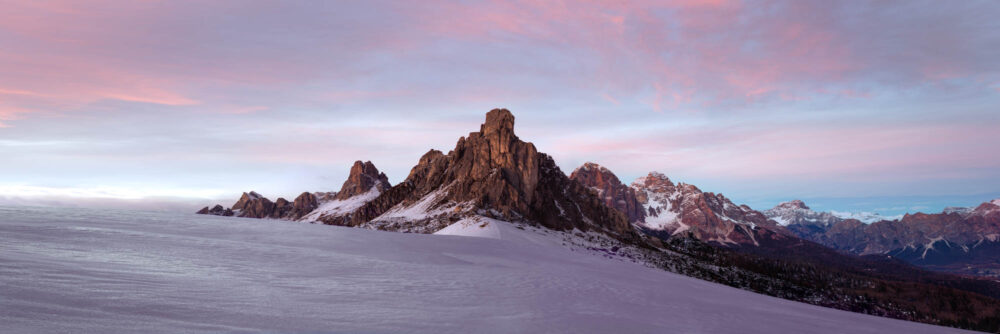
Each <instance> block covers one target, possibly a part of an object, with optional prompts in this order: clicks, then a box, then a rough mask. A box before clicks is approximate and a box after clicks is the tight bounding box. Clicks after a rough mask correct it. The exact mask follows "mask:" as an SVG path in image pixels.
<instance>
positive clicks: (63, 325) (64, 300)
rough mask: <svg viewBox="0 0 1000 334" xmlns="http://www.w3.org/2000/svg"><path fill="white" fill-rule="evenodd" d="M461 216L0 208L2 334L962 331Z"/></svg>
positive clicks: (548, 233)
mask: <svg viewBox="0 0 1000 334" xmlns="http://www.w3.org/2000/svg"><path fill="white" fill-rule="evenodd" d="M474 219H476V220H475V223H479V224H480V225H481V224H482V222H486V223H488V224H487V225H486V227H483V228H479V227H478V226H480V225H475V223H473V224H466V225H457V226H454V227H449V231H450V232H445V233H450V234H452V235H423V234H404V233H394V232H382V231H372V230H365V229H357V228H347V227H338V226H326V225H318V224H303V223H299V222H289V221H276V220H256V219H240V218H233V217H218V216H204V215H194V214H178V213H168V212H139V211H108V210H101V211H99V210H88V209H68V208H33V207H0V324H3V325H2V326H3V332H9V333H69V332H72V333H121V332H130V333H180V332H183V333H217V332H241V333H290V332H296V333H304V332H308V333H319V332H340V333H359V332H364V333H398V332H407V333H467V332H476V333H512V332H515V333H517V332H520V333H649V332H663V333H820V334H822V333H855V334H862V333H960V332H962V331H958V330H954V329H949V328H944V327H936V326H930V325H925V324H918V323H911V322H904V321H899V320H892V319H885V318H878V317H874V316H868V315H862V314H856V313H849V312H844V311H838V310H833V309H827V308H822V307H818V306H812V305H807V304H801V303H796V302H791V301H786V300H781V299H776V298H771V297H766V296H762V295H757V294H754V293H751V292H747V291H743V290H738V289H734V288H729V287H725V286H722V285H717V284H714V283H708V282H705V281H700V280H696V279H692V278H689V277H685V276H680V275H677V274H672V273H669V272H666V271H663V270H660V269H655V268H648V267H645V266H642V265H639V264H636V263H631V262H626V261H619V260H614V259H608V258H605V257H601V256H593V255H591V254H588V253H585V252H580V251H574V250H571V249H569V248H568V247H566V246H563V245H561V244H560V243H559V238H561V236H562V235H566V234H567V233H561V232H553V231H548V230H542V229H533V228H525V229H523V230H522V227H520V226H514V225H510V224H508V223H506V222H501V221H495V220H489V219H485V220H483V219H482V218H474ZM468 222H469V223H472V221H468ZM494 228H495V229H494ZM477 229H484V230H477ZM572 233H580V232H570V234H572ZM455 235H465V236H455ZM496 235H498V236H499V238H496V237H490V236H496ZM468 236H480V237H468ZM482 236H486V237H482Z"/></svg>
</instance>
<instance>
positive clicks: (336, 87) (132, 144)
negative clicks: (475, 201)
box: [0, 0, 1000, 204]
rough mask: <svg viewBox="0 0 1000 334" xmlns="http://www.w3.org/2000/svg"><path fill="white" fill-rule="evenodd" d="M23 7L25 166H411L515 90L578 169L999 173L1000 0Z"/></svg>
mask: <svg viewBox="0 0 1000 334" xmlns="http://www.w3.org/2000/svg"><path fill="white" fill-rule="evenodd" d="M3 8H4V11H2V12H0V45H2V46H3V47H2V48H0V150H2V153H3V154H4V155H5V156H6V157H8V158H7V161H6V163H5V164H3V167H0V171H3V172H4V173H3V174H4V175H7V176H6V177H2V178H0V185H3V186H6V187H7V188H6V189H15V186H16V187H21V188H23V187H54V188H56V187H69V188H73V187H77V188H87V187H135V188H137V189H158V187H160V188H162V189H167V188H169V189H177V188H183V189H192V191H191V193H204V192H211V191H215V192H216V193H219V194H220V195H222V194H226V193H230V192H237V191H241V190H243V188H247V187H254V188H256V189H257V190H259V191H263V192H266V193H274V194H275V195H283V196H289V195H291V194H294V193H296V192H298V191H302V190H324V189H333V188H336V185H337V184H338V183H339V182H341V179H342V178H343V177H344V175H345V174H346V169H347V167H348V166H349V163H350V162H351V161H353V160H356V159H364V160H373V161H374V162H375V163H376V164H377V165H378V166H379V167H380V168H382V169H385V170H387V172H388V174H389V175H390V178H391V179H393V180H394V181H398V180H400V179H401V178H402V177H404V176H405V175H406V174H407V172H408V169H409V168H410V167H411V166H412V164H413V163H414V162H415V161H416V158H417V157H419V155H420V154H422V153H423V152H424V151H426V149H429V148H432V147H433V148H438V149H447V148H449V147H450V146H451V145H453V144H454V143H453V141H454V140H455V139H456V138H457V137H458V136H460V135H463V134H464V133H465V132H468V131H471V130H474V129H476V124H478V122H479V121H480V119H479V118H481V116H482V113H483V112H485V111H486V110H489V109H490V108H493V107H508V108H510V109H511V110H513V111H514V113H515V115H517V116H518V120H519V121H518V131H519V133H520V134H521V136H522V137H523V138H525V139H527V140H531V141H534V142H536V144H538V146H539V148H540V149H541V150H542V151H546V152H549V153H551V154H553V155H554V156H555V157H556V158H557V161H559V162H560V163H561V164H562V166H563V168H564V169H572V168H573V167H574V166H575V165H577V164H579V163H582V162H583V161H588V160H596V162H599V163H603V164H606V165H608V166H609V167H611V168H612V169H613V170H615V171H617V172H618V173H619V174H621V176H622V178H623V179H631V178H633V177H636V176H638V175H641V174H643V173H644V172H646V171H649V170H654V169H655V170H661V171H663V172H665V173H667V174H668V175H671V176H674V177H675V178H679V179H682V180H690V181H692V182H693V183H697V184H699V185H703V186H702V187H703V188H707V190H714V191H722V192H726V193H727V194H729V195H731V196H730V197H733V198H736V199H737V200H740V199H743V200H744V201H749V202H753V203H769V202H771V201H774V200H778V199H786V198H781V197H799V196H804V197H810V196H811V197H819V198H821V197H850V196H876V195H877V196H904V195H906V196H908V195H925V196H937V195H940V196H946V195H954V194H970V193H983V194H988V193H996V192H1000V155H998V154H995V153H992V151H994V150H995V149H994V147H993V145H995V144H996V143H998V142H1000V131H996V130H995V129H997V128H1000V110H998V109H997V108H998V107H997V106H1000V62H998V61H996V59H1000V23H998V21H997V20H995V17H997V16H998V15H1000V6H998V5H997V4H996V3H993V2H978V1H968V2H960V3H948V4H942V3H939V2H924V1H901V2H895V1H886V2H846V3H841V2H830V1H728V0H709V1H691V0H688V1H666V2H664V1H616V2H603V1H514V2H510V1H467V2H466V1H463V2H449V1H422V2H391V1H370V2H282V1H213V2H207V3H206V2H191V1H131V2H120V1H95V2H87V3H81V2H75V1H39V2H23V1H20V2H17V1H11V2H5V3H4V4H3ZM247 180H253V181H252V182H251V181H247ZM704 185H707V186H704ZM21 188H18V189H21ZM150 192H151V193H150V196H158V195H161V194H158V193H156V192H155V191H152V190H150ZM171 193H176V192H174V191H171ZM985 199H986V198H984V200H985ZM954 204H966V203H954Z"/></svg>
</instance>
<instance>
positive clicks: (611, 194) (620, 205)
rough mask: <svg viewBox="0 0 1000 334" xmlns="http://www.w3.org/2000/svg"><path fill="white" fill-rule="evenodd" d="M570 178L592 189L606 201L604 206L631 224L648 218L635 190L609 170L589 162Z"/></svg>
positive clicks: (575, 171)
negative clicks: (623, 215) (616, 211)
mask: <svg viewBox="0 0 1000 334" xmlns="http://www.w3.org/2000/svg"><path fill="white" fill-rule="evenodd" d="M569 178H570V179H573V180H576V181H577V182H580V183H582V184H583V185H585V186H587V187H590V189H592V190H594V192H596V193H597V196H598V197H599V198H601V200H603V201H604V205H607V206H608V207H612V208H615V209H616V210H618V211H620V212H621V213H623V214H625V216H626V217H628V220H629V221H630V222H641V221H643V219H644V218H645V217H646V212H645V210H644V209H643V206H642V203H639V200H638V198H636V195H635V189H633V188H631V187H629V186H627V185H625V184H622V182H621V181H620V180H618V177H617V176H615V174H614V173H612V172H611V171H610V170H608V169H607V168H604V167H603V166H601V165H598V164H595V163H593V162H588V163H585V164H583V166H580V167H579V168H577V169H576V170H574V171H573V173H571V174H570V175H569Z"/></svg>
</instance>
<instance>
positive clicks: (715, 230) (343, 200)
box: [198, 109, 1000, 330]
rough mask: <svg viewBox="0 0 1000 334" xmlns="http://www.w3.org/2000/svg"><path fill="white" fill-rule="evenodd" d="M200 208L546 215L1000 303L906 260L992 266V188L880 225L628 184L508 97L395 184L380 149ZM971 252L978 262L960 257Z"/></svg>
mask: <svg viewBox="0 0 1000 334" xmlns="http://www.w3.org/2000/svg"><path fill="white" fill-rule="evenodd" d="M198 213H200V214H214V215H223V216H237V217H247V218H272V219H285V220H296V221H303V222H312V223H323V224H328V225H339V226H350V227H359V228H367V229H378V230H388V231H400V232H413V233H434V232H438V231H441V230H443V229H445V228H450V226H454V225H455V224H465V225H469V224H470V222H476V221H479V220H482V219H488V220H492V221H502V222H509V223H512V224H522V225H528V226H537V227H540V228H543V229H548V230H554V231H563V232H568V233H569V235H571V236H573V237H572V238H573V239H574V240H575V241H567V243H568V244H570V245H577V246H579V245H587V246H580V247H586V248H587V249H591V250H596V251H599V252H604V253H607V254H617V255H621V256H626V257H628V258H632V259H636V260H637V261H641V262H643V263H646V264H647V265H651V266H657V267H661V268H664V269H667V270H671V271H674V272H679V273H683V274H686V275H689V276H694V277H698V278H702V279H706V280H710V281H715V282H720V283H723V284H727V285H731V286H736V287H740V288H744V289H747V290H752V291H756V292H760V293H765V294H769V295H773V296H778V297H782V298H786V299H792V300H799V301H804V302H809V303H813V304H818V305H824V306H829V307H835V308H841V309H848V310H852V311H856V312H864V313H869V314H877V315H883V316H889V317H895V318H901V319H907V320H915V321H923V322H929V323H936V324H945V325H952V326H958V327H964V328H975V329H989V330H993V329H994V328H996V329H1000V311H998V310H997V309H996V308H994V307H978V308H976V309H969V308H968V305H991V304H993V303H994V302H996V305H1000V299H997V298H1000V284H997V282H996V281H991V280H986V279H979V278H972V277H960V276H952V275H948V274H935V273H930V272H926V271H923V270H920V269H917V268H914V267H911V266H909V265H908V264H907V263H906V262H909V263H912V264H916V265H920V266H924V267H925V268H928V269H934V270H943V271H950V272H962V273H972V274H981V275H989V274H990V273H994V274H995V271H991V270H993V269H990V268H995V267H993V266H992V265H989V264H983V265H979V264H981V263H986V262H989V261H994V260H995V259H997V258H1000V247H998V246H996V244H997V241H998V240H997V236H998V235H1000V224H998V221H1000V207H997V203H996V201H994V203H984V204H983V205H981V206H979V207H977V208H974V209H954V210H951V211H946V212H943V213H941V214H935V215H927V214H914V215H906V216H904V217H902V218H901V219H900V220H891V221H890V220H882V221H878V222H875V223H872V224H866V223H864V222H862V221H860V220H858V219H852V218H843V217H840V216H838V215H834V214H832V213H822V212H815V211H812V210H810V209H809V208H808V207H807V206H806V205H805V204H804V203H802V202H801V201H792V202H788V203H782V204H780V205H778V206H777V207H775V208H773V209H770V210H766V211H757V210H754V209H752V208H750V207H749V206H747V205H737V204H735V203H733V201H732V200H730V199H729V198H727V197H725V196H723V195H722V194H717V193H712V192H704V191H702V190H701V189H699V188H698V187H696V186H694V185H691V184H686V183H675V182H673V181H672V180H670V179H669V178H668V177H667V176H666V175H664V174H662V173H658V172H650V173H649V174H648V175H646V176H644V177H641V178H639V179H637V180H635V182H633V183H632V184H630V185H626V184H624V183H622V182H621V180H619V179H618V177H617V176H615V174H614V173H612V172H611V171H610V170H608V169H607V168H604V167H602V166H600V165H598V164H595V163H585V164H584V165H582V166H580V167H579V168H576V169H575V170H574V171H572V172H571V173H570V174H569V175H566V174H565V173H564V172H563V171H562V170H561V169H560V168H559V166H557V165H556V163H555V162H554V160H553V159H552V157H551V156H549V155H547V154H545V153H541V152H538V150H537V149H536V147H535V146H534V144H532V143H530V142H524V141H522V140H521V139H520V138H518V137H517V136H516V135H515V134H514V116H513V114H511V113H510V111H508V110H506V109H494V110H491V111H489V112H488V113H487V114H486V120H485V122H484V123H483V124H482V125H481V126H480V128H479V131H476V132H471V133H469V134H468V135H467V136H464V137H461V138H459V140H458V142H457V143H456V145H455V147H454V149H452V150H451V151H449V152H448V153H444V152H441V151H438V150H430V151H428V152H427V153H425V154H424V155H423V156H422V157H421V158H420V159H419V161H418V162H417V164H416V165H415V166H414V167H413V168H412V169H411V171H410V173H409V175H408V176H407V177H406V179H404V180H403V181H402V182H400V183H398V184H396V185H390V183H389V181H388V178H387V177H386V175H385V174H384V173H381V172H379V171H378V169H377V168H376V167H375V166H374V164H372V163H371V162H361V161H357V162H355V163H354V165H353V166H352V167H351V172H350V175H349V177H348V179H347V180H346V181H345V182H344V184H343V186H342V187H341V189H340V190H339V191H335V192H303V193H302V194H300V195H299V196H298V197H296V198H295V199H294V200H293V201H288V200H286V199H284V198H278V199H277V200H275V201H273V202H272V201H271V200H269V199H267V198H266V197H264V196H261V195H260V194H258V193H256V192H253V191H251V192H247V193H243V195H242V196H241V197H240V199H239V200H238V201H237V202H236V203H235V204H233V205H232V206H231V207H230V208H224V207H222V206H221V205H215V206H214V207H211V208H209V207H205V208H203V209H201V210H200V211H198ZM622 254H624V255H622ZM927 254H931V255H930V256H928V255H927ZM901 260H902V261H901ZM903 261H906V262H903ZM973 264H976V265H977V266H978V267H977V268H980V269H972V270H965V271H962V270H957V269H956V268H957V266H962V265H965V266H966V267H967V268H971V266H972V265H973ZM994 264H995V263H994ZM914 289H916V291H914ZM889 291H905V293H895V294H894V293H889ZM858 294H863V296H865V297H863V298H860V299H858V298H856V296H857V295H858ZM852 296H855V297H852ZM956 301H958V302H956ZM942 303H952V304H942ZM963 303H964V304H963ZM939 305H950V306H946V307H942V306H939ZM962 305H965V306H962Z"/></svg>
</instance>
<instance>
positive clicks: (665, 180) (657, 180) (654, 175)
mask: <svg viewBox="0 0 1000 334" xmlns="http://www.w3.org/2000/svg"><path fill="white" fill-rule="evenodd" d="M632 186H633V187H637V188H647V187H673V186H674V183H673V182H671V181H670V178H669V177H667V176H666V175H664V174H663V173H660V172H656V171H653V172H649V174H647V175H646V176H643V177H640V178H638V179H635V182H632Z"/></svg>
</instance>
